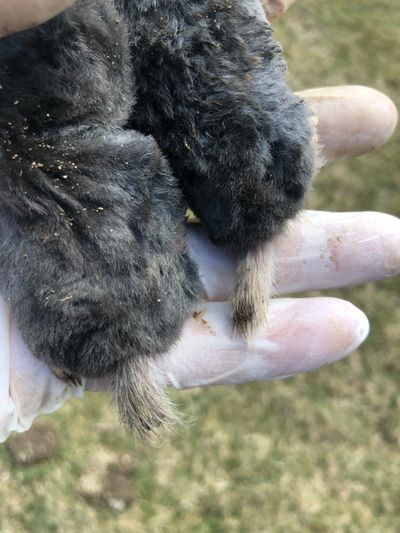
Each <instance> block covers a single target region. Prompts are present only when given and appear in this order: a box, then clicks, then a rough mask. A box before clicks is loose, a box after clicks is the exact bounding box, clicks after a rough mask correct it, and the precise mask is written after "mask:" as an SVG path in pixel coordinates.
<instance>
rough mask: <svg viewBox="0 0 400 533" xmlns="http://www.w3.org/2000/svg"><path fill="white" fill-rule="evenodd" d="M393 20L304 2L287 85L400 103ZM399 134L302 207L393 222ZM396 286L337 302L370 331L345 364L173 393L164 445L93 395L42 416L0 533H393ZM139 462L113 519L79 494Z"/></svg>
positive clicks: (334, 174)
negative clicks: (359, 88) (53, 451)
mask: <svg viewBox="0 0 400 533" xmlns="http://www.w3.org/2000/svg"><path fill="white" fill-rule="evenodd" d="M399 27H400V11H399V9H398V7H397V6H396V5H395V2H394V1H393V0H330V1H329V2H322V1H321V0H299V1H298V4H297V5H295V6H294V7H293V8H291V9H290V11H289V13H288V14H287V16H285V19H284V20H282V21H281V22H279V24H277V37H278V39H279V40H280V41H281V42H283V44H284V45H285V50H286V56H287V58H288V63H289V67H290V80H291V84H292V86H293V87H294V88H295V89H300V88H307V87H313V86H321V85H338V84H343V83H357V84H364V85H370V86H373V87H375V88H377V89H380V90H382V91H383V92H385V93H387V94H388V95H389V96H391V97H392V98H393V100H394V101H395V102H396V103H397V104H398V105H399V106H400V62H399V60H398V52H399V49H400V31H399ZM399 142H400V135H399V133H397V134H396V135H395V137H394V138H393V140H392V141H391V142H390V143H389V144H388V145H387V146H386V147H384V148H383V149H380V150H379V151H376V152H374V153H371V154H368V155H366V156H364V157H362V158H360V159H357V160H354V161H350V162H340V163H338V164H336V165H334V166H331V167H329V168H327V169H325V170H324V171H323V172H322V173H321V175H320V177H318V179H317V180H316V185H315V191H314V193H313V195H312V197H311V198H310V200H309V206H310V207H313V208H323V209H329V210H363V209H368V210H378V211H387V212H390V213H392V214H395V215H398V216H399V215H400V192H399V185H400V151H399ZM399 288H400V283H399V281H398V280H389V281H386V282H382V283H379V284H368V285H366V286H363V287H360V288H355V289H352V290H346V291H329V294H335V295H339V296H341V297H344V298H346V299H349V300H351V301H353V302H354V303H355V304H356V305H358V306H359V307H361V308H362V309H364V310H365V311H366V312H367V313H368V315H369V317H370V320H371V326H372V327H371V336H370V338H369V340H368V341H367V342H366V343H365V344H364V345H363V347H362V348H361V349H360V350H359V351H358V352H357V353H356V354H354V355H352V356H351V357H350V358H348V359H346V360H344V361H342V362H340V363H337V364H335V365H334V366H332V367H329V368H324V369H323V370H321V371H319V372H315V373H313V374H309V375H304V376H299V377H297V378H295V379H291V380H288V381H285V382H277V383H267V384H250V385H245V386H240V387H229V388H216V389H210V390H201V391H200V390H194V391H189V392H185V393H179V394H177V395H176V397H177V399H178V401H179V402H180V403H181V404H182V405H183V409H184V411H186V412H187V413H188V414H191V413H193V412H195V413H196V414H197V420H196V422H195V424H194V425H193V426H192V427H191V428H190V429H188V430H186V431H184V432H181V433H178V434H176V435H175V436H174V437H173V438H172V440H171V442H170V443H168V444H167V445H165V446H164V447H163V448H161V449H148V448H146V447H144V446H143V445H141V444H137V445H133V444H132V442H131V440H130V439H129V438H128V437H127V436H126V435H125V434H124V433H123V431H122V430H121V429H120V428H119V426H118V422H117V420H116V418H115V416H114V414H113V413H112V411H111V409H110V407H109V402H108V399H107V398H106V397H105V396H103V395H87V397H86V398H85V400H84V401H81V400H76V401H73V402H70V403H69V404H68V405H66V406H65V407H64V408H63V409H62V410H61V411H60V412H58V413H57V414H55V415H53V416H52V417H50V418H49V419H50V420H51V421H52V422H53V424H54V425H55V427H56V429H57V430H58V433H59V435H60V448H59V450H58V453H57V455H56V457H54V458H53V459H51V460H49V461H47V462H45V463H42V464H40V465H36V466H31V467H21V466H13V465H12V464H11V462H10V458H9V455H8V452H7V451H6V449H5V448H4V447H3V448H1V449H0V501H1V502H2V503H1V507H0V531H1V532H2V533H19V532H28V531H29V532H32V531H40V532H42V533H47V532H49V533H50V532H57V533H58V532H60V533H64V532H68V533H69V532H72V531H79V530H80V528H82V529H84V531H85V533H91V532H96V533H97V532H107V533H108V532H111V533H120V532H121V533H125V532H135V533H140V532H142V531H144V532H149V533H152V532H154V533H155V532H157V533H158V532H171V531H173V532H185V533H186V532H199V533H203V532H204V533H220V532H221V533H222V532H244V531H245V532H254V533H255V532H273V533H286V532H290V533H297V532H318V533H319V532H336V531H338V532H351V533H355V532H363V533H364V532H368V533H380V532H382V533H389V532H398V531H400V513H399V505H400V504H399V502H400V476H399V472H400V453H399V445H400V396H399V376H400V358H399V346H400V325H399V324H400V290H399ZM124 454H133V455H134V457H135V461H136V463H137V466H136V469H135V471H134V473H133V474H130V478H129V479H131V481H132V490H133V491H134V494H135V502H134V504H133V506H132V507H131V508H128V509H126V510H125V511H123V512H117V511H115V510H112V509H111V508H110V507H109V506H107V505H104V504H101V503H97V504H89V503H87V502H86V501H85V500H84V499H82V498H81V497H80V496H79V494H78V493H79V483H80V479H81V477H82V476H83V475H84V474H85V473H86V472H87V469H88V468H89V465H90V464H91V462H92V461H93V460H94V458H96V460H97V461H98V462H99V463H101V462H102V461H103V462H104V461H106V460H115V459H116V458H117V457H120V456H123V455H124Z"/></svg>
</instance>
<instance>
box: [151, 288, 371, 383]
mask: <svg viewBox="0 0 400 533" xmlns="http://www.w3.org/2000/svg"><path fill="white" fill-rule="evenodd" d="M228 317H229V306H228V304H222V303H212V304H206V305H204V307H203V308H200V309H199V310H198V311H197V312H196V313H195V314H194V315H193V317H192V318H191V319H190V320H189V321H188V322H187V324H186V327H185V329H184V332H183V336H182V339H181V340H180V341H179V342H178V344H177V345H176V346H175V348H174V349H173V350H172V351H171V353H169V354H168V355H166V356H164V357H162V358H161V359H160V360H159V365H160V367H161V369H162V371H163V373H164V374H165V376H166V380H167V384H168V385H170V386H173V387H175V388H178V389H183V388H190V387H199V386H200V387H203V386H211V385H230V384H236V383H244V382H248V381H266V380H273V379H283V378H286V377H289V376H293V375H295V374H298V373H301V372H308V371H310V370H315V369H317V368H320V367H321V366H324V365H326V364H330V363H333V362H335V361H337V360H338V359H341V358H342V357H345V356H346V355H348V354H350V353H351V352H353V351H354V350H355V349H356V348H357V347H358V346H359V345H360V344H361V343H362V342H363V341H364V339H365V338H366V337H367V335H368V331H369V325H368V320H367V318H366V316H365V315H364V313H362V312H361V311H360V310H359V309H357V308H356V307H354V306H353V305H352V304H350V303H348V302H345V301H343V300H338V299H335V298H307V299H298V300H293V299H283V300H274V301H273V302H271V306H270V315H269V322H268V326H266V328H265V329H264V330H263V331H262V330H261V331H260V333H259V334H258V335H257V336H256V337H255V339H254V340H253V341H252V343H251V345H250V346H247V345H246V344H245V342H244V341H243V339H242V338H240V337H231V336H230V334H229V324H228V322H229V319H228Z"/></svg>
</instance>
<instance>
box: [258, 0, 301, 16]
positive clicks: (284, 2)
mask: <svg viewBox="0 0 400 533" xmlns="http://www.w3.org/2000/svg"><path fill="white" fill-rule="evenodd" d="M294 2H295V0H262V5H263V6H264V9H265V12H266V14H267V17H268V19H269V20H273V19H276V18H278V17H280V16H281V15H283V13H284V12H285V11H286V10H287V9H288V7H290V6H291V5H292V4H294Z"/></svg>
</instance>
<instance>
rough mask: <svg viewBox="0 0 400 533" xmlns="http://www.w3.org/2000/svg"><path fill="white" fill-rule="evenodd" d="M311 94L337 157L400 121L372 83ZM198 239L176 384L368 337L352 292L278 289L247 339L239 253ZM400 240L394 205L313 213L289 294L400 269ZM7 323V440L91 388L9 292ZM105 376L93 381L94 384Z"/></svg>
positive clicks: (166, 368) (287, 244) (284, 370)
mask: <svg viewBox="0 0 400 533" xmlns="http://www.w3.org/2000/svg"><path fill="white" fill-rule="evenodd" d="M0 1H1V0H0ZM43 1H44V0H43ZM50 3H51V2H49V4H50ZM0 15H1V3H0ZM0 18H1V17H0ZM303 95H304V97H305V98H306V99H307V100H308V102H309V103H310V105H311V106H312V107H313V109H314V111H315V113H316V115H317V116H318V119H319V124H318V135H319V139H320V142H321V144H322V145H323V146H324V156H325V158H326V160H327V161H329V162H332V161H334V160H335V159H337V158H342V157H352V156H355V155H359V154H361V153H364V152H366V151H369V150H371V149H373V148H375V147H377V146H379V145H381V144H383V143H384V142H386V140H387V139H388V138H389V137H390V135H391V133H392V131H393V129H394V127H395V123H396V119H397V114H396V110H395V108H394V106H393V104H392V103H391V102H390V100H389V99H387V98H386V97H385V96H384V95H382V94H380V93H377V92H376V91H373V90H371V89H366V88H361V87H341V88H327V89H316V90H311V91H306V92H304V93H303ZM366 103H367V105H366ZM188 243H189V247H190V249H191V251H192V254H193V256H194V258H195V259H196V260H197V261H198V263H199V266H200V270H201V272H202V275H203V279H204V282H205V288H206V292H207V297H208V302H207V303H205V304H203V305H199V306H198V308H197V309H196V312H195V313H194V315H193V317H192V318H191V319H190V320H189V321H188V323H187V325H186V327H185V330H184V332H183V334H182V338H181V341H180V342H179V343H177V345H176V346H175V347H174V349H173V350H171V351H170V353H168V354H166V355H165V356H163V357H160V358H159V364H160V366H161V368H162V370H163V372H164V373H165V376H166V385H172V386H175V387H177V388H186V387H193V386H205V385H217V384H231V383H240V382H245V381H252V380H268V379H279V378H284V377H287V376H290V375H294V374H296V373H300V372H305V371H308V370H312V369H315V368H318V367H320V366H323V365H325V364H328V363H332V362H334V361H336V360H337V359H340V358H341V357H344V356H345V355H347V354H348V353H350V352H351V351H353V350H354V349H356V348H357V347H358V346H359V344H360V343H361V342H362V341H363V340H364V338H365V337H366V335H367V333H368V322H367V319H366V317H365V316H364V314H363V313H362V312H361V311H359V310H358V309H356V308H355V307H353V306H352V305H351V304H349V303H347V302H344V301H342V300H338V299H333V298H302V299H293V298H290V299H280V298H278V299H276V300H274V301H273V302H271V305H270V316H269V322H268V324H267V325H266V327H265V328H264V329H261V330H260V332H259V335H258V336H257V337H256V338H255V339H254V342H253V343H252V345H251V346H250V347H247V346H246V345H245V343H244V342H243V341H242V340H241V339H240V338H231V337H230V335H229V332H228V327H227V323H228V320H227V316H228V303H227V301H226V300H227V298H228V294H229V290H230V285H231V281H232V275H233V272H234V268H235V258H234V257H233V256H231V255H229V254H227V253H225V252H224V251H223V250H221V249H217V248H215V247H213V246H212V245H211V244H210V243H209V241H208V239H207V238H206V236H205V235H204V233H203V231H202V229H201V227H199V226H194V227H191V228H189V232H188ZM399 244H400V221H399V220H397V219H395V218H394V217H390V216H388V215H383V214H377V213H358V214H356V213H350V214H334V213H317V212H309V213H305V214H304V215H303V216H302V217H300V218H299V219H298V220H297V221H296V222H294V223H293V224H292V225H291V227H290V229H289V230H288V232H287V233H286V235H284V236H282V237H281V239H280V240H279V241H278V242H277V244H276V256H277V291H278V293H279V295H284V294H285V293H287V292H296V291H304V290H310V289H323V288H332V287H345V286H349V285H355V284H358V283H364V282H366V281H370V280H376V279H382V278H385V277H389V276H392V275H396V274H397V273H398V272H399V271H400V258H399V248H400V247H399ZM0 328H1V332H2V335H1V336H0V339H1V341H0V342H1V343H2V344H1V346H0V368H1V369H2V371H1V373H0V440H5V438H7V436H8V435H9V433H10V431H13V430H18V431H21V430H24V429H27V428H28V427H29V425H30V424H31V422H32V420H33V419H34V418H35V417H36V416H37V415H38V414H41V413H47V412H51V411H54V410H56V409H57V408H58V407H60V406H61V405H62V404H63V403H64V401H65V400H67V399H68V398H70V397H72V396H80V395H82V394H83V388H82V387H69V386H67V385H66V384H65V383H63V382H61V381H59V380H58V379H57V378H56V377H55V376H54V375H53V374H52V372H51V371H50V370H49V369H48V368H47V367H46V365H44V363H42V362H41V361H39V360H37V359H36V358H34V357H33V356H32V355H31V354H30V352H29V351H28V350H27V348H26V346H25V345H24V343H23V341H22V339H21V337H20V334H19V332H18V329H17V327H16V325H15V322H14V320H13V318H12V317H11V316H10V313H9V310H8V309H7V306H6V305H5V303H4V302H2V303H1V305H0ZM104 386H105V384H104V383H95V382H91V383H88V384H87V387H88V388H91V389H95V388H101V387H104Z"/></svg>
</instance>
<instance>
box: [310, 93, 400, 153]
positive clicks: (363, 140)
mask: <svg viewBox="0 0 400 533" xmlns="http://www.w3.org/2000/svg"><path fill="white" fill-rule="evenodd" d="M301 95H302V96H303V97H304V98H305V99H306V101H307V102H308V104H309V105H310V107H311V108H312V109H313V110H314V112H315V113H316V115H317V116H318V138H319V142H320V144H321V146H322V147H323V155H324V158H325V160H326V162H332V161H334V160H337V159H344V158H348V157H355V156H358V155H361V154H363V153H367V152H369V151H371V150H373V149H375V148H378V147H379V146H382V145H383V144H385V143H386V142H387V141H388V140H389V139H390V137H391V136H392V135H393V132H394V130H395V129H396V125H397V122H398V112H397V108H396V106H395V104H394V103H393V101H392V100H391V99H390V98H389V97H388V96H386V95H385V94H383V93H381V92H380V91H377V90H376V89H372V88H370V87H364V86H358V85H345V86H338V87H321V88H316V89H309V90H306V91H302V92H301Z"/></svg>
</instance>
